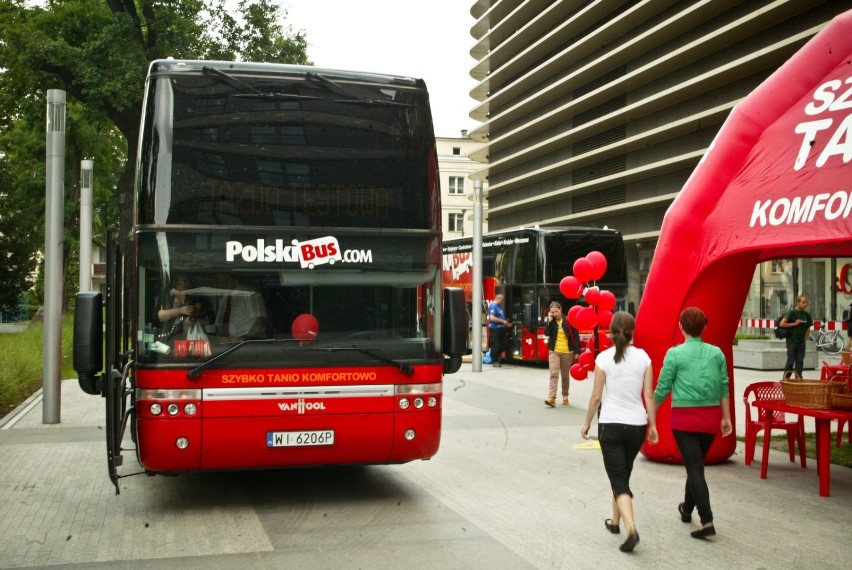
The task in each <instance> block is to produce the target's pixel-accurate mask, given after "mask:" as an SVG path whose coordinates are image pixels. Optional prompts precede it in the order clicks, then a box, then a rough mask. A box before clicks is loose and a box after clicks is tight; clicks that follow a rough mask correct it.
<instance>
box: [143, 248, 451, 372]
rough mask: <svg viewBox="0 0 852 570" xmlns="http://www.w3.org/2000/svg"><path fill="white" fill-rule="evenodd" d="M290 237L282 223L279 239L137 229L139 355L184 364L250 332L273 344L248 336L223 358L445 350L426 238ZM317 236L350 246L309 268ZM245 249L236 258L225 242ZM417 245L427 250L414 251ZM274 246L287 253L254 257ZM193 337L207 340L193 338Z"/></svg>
mask: <svg viewBox="0 0 852 570" xmlns="http://www.w3.org/2000/svg"><path fill="white" fill-rule="evenodd" d="M293 235H294V234H288V235H286V236H284V234H282V233H280V232H279V233H278V234H276V236H277V237H275V238H274V239H272V238H271V237H269V236H267V237H265V238H258V237H256V235H255V234H251V235H249V234H237V235H233V234H221V233H212V232H211V233H195V232H193V233H189V232H174V233H166V232H158V233H147V234H141V235H140V236H139V238H138V256H139V258H138V271H139V322H140V323H146V326H145V329H144V331H143V335H144V340H145V341H146V342H145V343H144V346H146V348H147V350H145V352H144V353H142V354H140V358H139V360H140V363H145V364H154V363H157V364H176V363H177V364H182V365H184V366H185V365H186V364H187V363H190V362H193V361H198V360H205V359H207V358H210V357H212V356H215V355H217V354H220V353H221V352H223V351H225V350H227V349H229V348H231V347H232V346H234V345H235V344H237V343H242V342H244V341H247V340H255V341H256V340H266V341H269V343H247V344H246V346H245V347H242V348H241V349H240V351H239V352H235V353H234V354H233V356H230V357H229V358H228V359H227V360H225V361H223V363H222V365H223V366H228V367H243V368H245V367H248V368H253V367H269V366H275V367H295V366H300V367H301V366H310V365H319V364H322V365H324V366H328V365H344V364H347V365H351V364H353V363H359V362H365V361H366V362H369V361H370V356H369V354H367V353H366V352H364V351H361V352H359V351H344V350H340V349H343V348H359V349H365V350H378V351H384V353H386V354H392V355H394V358H397V359H400V358H402V359H410V360H417V361H422V360H424V359H435V358H437V357H438V354H437V349H436V346H435V343H434V334H433V333H434V310H433V308H434V297H435V285H436V283H437V281H436V276H437V273H438V271H437V263H436V262H431V263H429V262H427V260H426V258H425V252H426V251H427V239H425V238H423V237H411V238H408V239H397V240H393V241H388V240H374V239H371V238H370V237H369V236H358V237H351V236H339V237H338V236H324V237H321V238H313V239H302V240H299V239H296V238H293V237H292V236H293ZM312 241H313V242H326V243H338V244H341V245H340V246H339V247H341V249H342V248H346V249H342V251H341V254H342V255H340V256H339V257H340V258H341V259H339V260H338V262H337V263H324V264H321V265H317V266H315V267H314V268H313V269H310V268H307V267H304V268H303V260H302V259H301V257H300V253H299V251H300V247H299V245H302V244H305V243H309V242H312ZM264 243H270V244H271V245H270V248H271V249H267V248H264V246H263V245H262V244H264ZM293 243H296V244H297V245H293ZM228 244H231V245H230V246H229V245H228ZM237 244H239V245H237ZM258 244H261V245H260V247H258ZM284 244H286V245H284ZM342 244H346V245H342ZM435 247H437V245H436V246H435ZM237 250H239V252H238V253H234V254H231V255H230V256H229V254H228V252H229V251H230V252H235V251H237ZM412 250H415V251H420V252H423V255H422V256H421V257H419V258H416V259H414V258H412V256H411V255H410V251H412ZM266 254H270V256H272V257H274V256H275V255H280V256H281V263H280V264H272V265H271V264H270V263H269V262H265V261H258V260H257V257H258V255H266ZM229 259H230V261H228V260H229ZM247 259H248V260H251V261H247ZM269 261H272V260H269ZM306 323H307V325H308V326H307V328H305V326H306ZM193 340H201V341H203V343H201V344H199V343H192V342H188V341H193ZM204 343H206V344H204ZM270 343H272V344H274V345H275V346H273V347H270V346H268V344H270ZM307 348H311V349H315V350H311V351H308V350H306V349H307ZM320 349H336V350H328V351H326V352H325V353H323V351H322V350H320ZM373 363H374V362H373Z"/></svg>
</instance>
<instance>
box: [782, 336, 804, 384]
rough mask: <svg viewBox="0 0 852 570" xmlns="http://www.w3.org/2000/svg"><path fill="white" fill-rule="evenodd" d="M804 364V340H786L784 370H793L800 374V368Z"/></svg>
mask: <svg viewBox="0 0 852 570" xmlns="http://www.w3.org/2000/svg"><path fill="white" fill-rule="evenodd" d="M804 366H805V341H803V340H802V341H799V342H794V341H792V340H788V341H787V363H786V364H785V365H784V371H785V372H786V371H788V370H795V371H796V372H798V373H799V376H801V375H802V369H803V368H804Z"/></svg>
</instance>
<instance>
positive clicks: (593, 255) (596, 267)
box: [586, 251, 606, 281]
mask: <svg viewBox="0 0 852 570" xmlns="http://www.w3.org/2000/svg"><path fill="white" fill-rule="evenodd" d="M586 259H588V260H589V261H590V262H591V264H592V269H593V271H592V275H591V280H592V281H597V280H598V279H600V278H601V277H603V276H604V273H606V257H605V256H604V254H602V253H601V252H599V251H590V252H589V254H588V255H587V256H586Z"/></svg>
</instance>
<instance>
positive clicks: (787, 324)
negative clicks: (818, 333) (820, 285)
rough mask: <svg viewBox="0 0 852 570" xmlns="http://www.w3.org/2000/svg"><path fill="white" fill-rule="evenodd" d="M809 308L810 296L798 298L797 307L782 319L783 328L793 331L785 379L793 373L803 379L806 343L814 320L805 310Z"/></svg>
mask: <svg viewBox="0 0 852 570" xmlns="http://www.w3.org/2000/svg"><path fill="white" fill-rule="evenodd" d="M807 308H808V296H807V295H799V296H798V297H796V306H795V307H793V308H792V309H790V310H789V311H787V312H786V313H785V314H784V316H783V317H782V318H781V328H785V329H791V331H790V334H788V335H787V339H786V341H787V362H786V363H785V364H784V378H789V377H790V375H791V374H792V373H793V372H796V374H798V375H799V378H801V377H802V370H803V369H804V367H805V349H806V348H807V346H806V344H805V341H806V340H807V338H808V333H809V332H810V330H811V327H813V326H814V320H813V319H812V318H811V314H810V313H809V312H807V311H806V310H805V309H807Z"/></svg>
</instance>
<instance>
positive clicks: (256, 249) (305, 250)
mask: <svg viewBox="0 0 852 570" xmlns="http://www.w3.org/2000/svg"><path fill="white" fill-rule="evenodd" d="M291 244H292V245H284V240H283V239H276V240H275V241H274V242H273V243H269V244H267V243H266V240H265V239H263V238H261V239H258V240H257V242H256V243H254V244H243V243H242V242H240V241H229V242H227V243H226V244H225V261H227V262H229V263H230V262H233V261H234V260H235V259H237V258H238V257H239V258H240V259H242V260H243V261H246V262H248V263H287V262H289V263H296V262H299V264H300V265H301V267H302V268H303V269H305V268H308V269H313V268H314V267H316V266H317V265H325V264H329V265H334V264H335V263H336V262H338V261H340V262H342V263H373V250H371V249H367V250H363V249H347V250H346V251H341V249H340V243H339V242H338V241H337V238H336V237H333V236H326V237H321V238H316V239H310V240H306V241H299V240H295V239H294V240H293V241H292V242H291Z"/></svg>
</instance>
